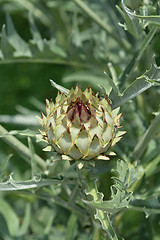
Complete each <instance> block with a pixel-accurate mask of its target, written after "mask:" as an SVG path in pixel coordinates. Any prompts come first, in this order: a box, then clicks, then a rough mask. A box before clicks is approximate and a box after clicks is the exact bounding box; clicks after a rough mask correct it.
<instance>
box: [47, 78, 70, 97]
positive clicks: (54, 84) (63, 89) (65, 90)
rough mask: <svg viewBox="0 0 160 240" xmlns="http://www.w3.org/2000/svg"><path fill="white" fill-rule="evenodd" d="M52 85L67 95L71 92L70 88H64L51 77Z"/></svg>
mask: <svg viewBox="0 0 160 240" xmlns="http://www.w3.org/2000/svg"><path fill="white" fill-rule="evenodd" d="M50 82H51V85H52V87H55V88H57V89H58V90H60V91H61V92H62V93H64V94H65V95H67V94H68V93H69V90H68V89H67V88H64V87H62V86H60V85H58V84H57V83H55V82H54V81H53V80H51V79H50Z"/></svg>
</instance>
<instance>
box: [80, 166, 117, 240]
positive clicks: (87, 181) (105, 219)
mask: <svg viewBox="0 0 160 240" xmlns="http://www.w3.org/2000/svg"><path fill="white" fill-rule="evenodd" d="M80 171H81V172H80ZM78 172H79V176H80V181H81V184H82V186H83V188H84V189H86V190H87V191H88V193H89V194H90V195H91V196H92V197H93V201H95V202H98V201H102V200H101V199H100V197H99V196H100V193H99V192H98V190H97V187H96V185H95V181H94V180H93V179H92V178H91V176H90V174H89V172H88V171H87V170H86V169H84V168H83V169H82V170H79V169H78ZM87 195H88V194H87ZM85 197H86V196H85ZM94 217H95V218H96V219H99V221H100V222H101V225H102V228H103V229H104V231H105V232H106V233H107V236H108V239H109V240H118V238H117V236H116V233H115V231H114V228H113V226H112V223H111V221H110V218H109V216H108V214H107V213H106V212H104V211H102V210H100V209H96V214H95V215H94Z"/></svg>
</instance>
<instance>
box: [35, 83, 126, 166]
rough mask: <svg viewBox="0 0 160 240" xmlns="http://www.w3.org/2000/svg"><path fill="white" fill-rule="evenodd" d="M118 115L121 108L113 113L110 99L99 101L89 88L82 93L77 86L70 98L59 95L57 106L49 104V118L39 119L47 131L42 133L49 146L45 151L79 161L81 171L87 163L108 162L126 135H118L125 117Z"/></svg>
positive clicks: (60, 93) (49, 102)
mask: <svg viewBox="0 0 160 240" xmlns="http://www.w3.org/2000/svg"><path fill="white" fill-rule="evenodd" d="M118 112H119V108H117V109H114V110H111V105H110V101H109V99H108V96H107V95H106V97H105V98H100V94H99V92H98V93H97V94H96V95H95V94H94V92H93V91H92V89H91V88H90V87H88V88H87V89H86V90H85V91H84V92H82V91H81V89H80V88H79V87H78V86H76V88H75V89H73V88H72V89H71V90H70V91H69V92H68V94H67V95H65V94H64V93H62V92H61V91H59V92H58V95H57V97H56V100H55V103H54V102H53V101H52V100H51V101H48V100H46V116H44V114H43V113H42V118H39V121H40V123H41V126H42V128H43V129H44V131H40V133H41V134H42V136H43V139H44V140H45V141H47V143H48V146H47V147H46V148H45V149H44V150H46V151H56V152H57V153H59V154H60V155H61V156H62V159H63V160H71V161H79V167H83V165H84V163H85V162H86V161H87V162H89V163H92V164H93V162H95V160H96V159H102V160H109V157H108V156H106V154H107V153H108V152H109V151H108V150H109V149H110V148H111V147H112V146H113V145H114V144H115V143H117V142H118V141H119V140H120V139H121V138H122V137H121V136H122V135H123V134H124V133H125V132H124V131H118V128H119V127H120V118H121V116H122V114H118ZM107 155H108V154H107Z"/></svg>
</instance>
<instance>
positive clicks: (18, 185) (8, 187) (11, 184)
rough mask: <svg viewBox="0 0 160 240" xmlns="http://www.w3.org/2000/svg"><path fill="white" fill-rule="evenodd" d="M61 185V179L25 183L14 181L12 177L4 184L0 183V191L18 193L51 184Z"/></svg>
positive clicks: (33, 180)
mask: <svg viewBox="0 0 160 240" xmlns="http://www.w3.org/2000/svg"><path fill="white" fill-rule="evenodd" d="M58 183H62V180H61V179H58V178H56V179H39V180H36V179H32V180H27V181H20V182H19V181H18V182H17V181H14V180H13V178H12V175H10V178H9V180H8V181H6V182H1V183H0V191H19V190H26V189H32V188H39V187H44V186H48V185H52V184H58Z"/></svg>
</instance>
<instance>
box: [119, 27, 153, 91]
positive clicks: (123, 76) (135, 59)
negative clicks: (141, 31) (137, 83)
mask: <svg viewBox="0 0 160 240" xmlns="http://www.w3.org/2000/svg"><path fill="white" fill-rule="evenodd" d="M156 31H157V27H155V26H153V27H152V28H151V30H150V31H149V33H148V34H147V35H146V36H145V38H144V40H143V41H142V43H141V45H140V48H139V49H138V51H136V52H135V54H134V56H133V58H132V59H131V61H130V62H129V64H128V65H127V67H126V69H125V70H124V71H123V73H122V74H121V76H120V78H119V83H120V87H121V88H122V86H123V83H124V81H126V82H128V81H129V79H130V77H131V75H132V73H133V71H134V69H135V68H136V66H137V65H138V63H139V60H140V59H141V57H142V55H143V53H144V51H145V50H146V48H147V46H148V45H149V43H150V42H151V40H152V38H153V37H154V35H155V33H156Z"/></svg>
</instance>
